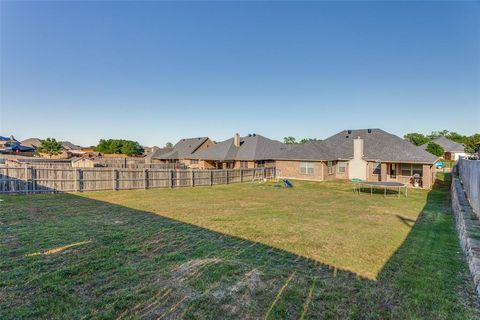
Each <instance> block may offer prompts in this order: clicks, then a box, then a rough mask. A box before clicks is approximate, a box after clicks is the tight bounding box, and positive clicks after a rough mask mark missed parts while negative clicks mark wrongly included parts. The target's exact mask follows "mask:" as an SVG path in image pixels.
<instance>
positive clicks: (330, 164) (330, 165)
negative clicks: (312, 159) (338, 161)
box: [327, 161, 334, 174]
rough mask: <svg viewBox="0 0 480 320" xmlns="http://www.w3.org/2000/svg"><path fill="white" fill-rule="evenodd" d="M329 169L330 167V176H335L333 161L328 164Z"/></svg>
mask: <svg viewBox="0 0 480 320" xmlns="http://www.w3.org/2000/svg"><path fill="white" fill-rule="evenodd" d="M327 167H328V174H333V170H334V168H333V161H328V162H327Z"/></svg>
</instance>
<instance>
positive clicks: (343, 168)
mask: <svg viewBox="0 0 480 320" xmlns="http://www.w3.org/2000/svg"><path fill="white" fill-rule="evenodd" d="M345 171H347V163H346V162H345V161H339V162H338V173H345Z"/></svg>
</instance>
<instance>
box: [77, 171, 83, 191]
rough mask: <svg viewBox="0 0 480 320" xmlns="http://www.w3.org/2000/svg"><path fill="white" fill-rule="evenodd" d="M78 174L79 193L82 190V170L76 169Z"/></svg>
mask: <svg viewBox="0 0 480 320" xmlns="http://www.w3.org/2000/svg"><path fill="white" fill-rule="evenodd" d="M77 173H78V186H77V188H78V191H79V192H81V191H82V190H83V170H82V169H77Z"/></svg>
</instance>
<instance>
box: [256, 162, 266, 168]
mask: <svg viewBox="0 0 480 320" xmlns="http://www.w3.org/2000/svg"><path fill="white" fill-rule="evenodd" d="M263 167H265V160H260V161H257V168H263Z"/></svg>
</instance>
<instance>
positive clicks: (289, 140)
mask: <svg viewBox="0 0 480 320" xmlns="http://www.w3.org/2000/svg"><path fill="white" fill-rule="evenodd" d="M283 143H285V144H295V143H297V139H295V138H294V137H285V138H283Z"/></svg>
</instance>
